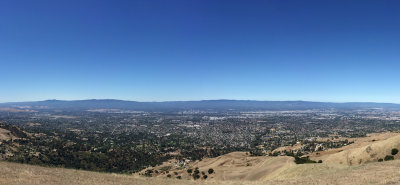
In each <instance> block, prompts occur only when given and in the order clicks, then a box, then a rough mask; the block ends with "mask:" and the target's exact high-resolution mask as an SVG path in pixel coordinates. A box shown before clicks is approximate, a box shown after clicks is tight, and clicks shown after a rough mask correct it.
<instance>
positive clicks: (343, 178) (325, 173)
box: [0, 160, 400, 185]
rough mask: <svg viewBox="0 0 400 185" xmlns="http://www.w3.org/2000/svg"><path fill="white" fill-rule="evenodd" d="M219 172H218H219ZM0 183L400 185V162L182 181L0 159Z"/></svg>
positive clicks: (295, 168)
mask: <svg viewBox="0 0 400 185" xmlns="http://www.w3.org/2000/svg"><path fill="white" fill-rule="evenodd" d="M216 173H218V172H216ZM0 184H20V185H41V184H61V185H62V184H65V185H71V184H77V185H88V184H105V185H107V184H110V185H111V184H112V185H115V184H132V185H139V184H144V185H158V184H166V185H168V184H171V185H184V184H189V185H191V184H210V185H217V184H227V185H233V184H238V185H239V184H243V185H260V184H284V185H285V184H324V185H326V184H344V185H345V184H400V161H399V160H395V161H386V162H380V163H367V164H362V165H358V166H347V165H334V164H304V165H293V166H290V167H289V168H285V169H281V171H280V172H279V173H278V174H276V175H275V176H274V177H273V178H271V179H270V180H258V181H246V180H216V179H208V180H197V181H194V180H178V179H168V178H157V177H155V178H146V177H138V176H135V175H119V174H108V173H96V172H88V171H80V170H72V169H63V168H46V167H39V166H31V165H24V164H16V163H9V162H0Z"/></svg>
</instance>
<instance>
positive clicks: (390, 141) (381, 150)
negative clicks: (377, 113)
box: [311, 133, 400, 165]
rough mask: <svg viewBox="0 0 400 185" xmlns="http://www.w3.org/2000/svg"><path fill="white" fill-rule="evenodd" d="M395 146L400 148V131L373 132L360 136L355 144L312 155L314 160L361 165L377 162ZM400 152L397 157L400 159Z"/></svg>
mask: <svg viewBox="0 0 400 185" xmlns="http://www.w3.org/2000/svg"><path fill="white" fill-rule="evenodd" d="M393 148H397V149H400V134H399V133H382V134H373V135H369V137H365V138H359V139H357V140H356V141H355V143H354V144H351V145H348V146H345V147H342V148H338V149H331V150H327V151H323V152H320V154H319V155H315V153H314V155H312V156H311V158H312V159H313V160H320V159H321V160H322V161H323V162H324V163H329V164H346V165H359V164H364V163H368V162H376V161H378V159H380V158H382V159H383V158H384V157H385V156H386V155H390V153H391V150H392V149H393ZM399 156H400V154H398V155H396V156H395V158H396V159H399V158H400V157H399Z"/></svg>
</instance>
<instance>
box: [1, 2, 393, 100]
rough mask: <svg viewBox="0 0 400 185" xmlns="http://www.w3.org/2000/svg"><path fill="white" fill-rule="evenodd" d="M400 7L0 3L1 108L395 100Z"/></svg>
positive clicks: (357, 4) (383, 4)
mask: <svg viewBox="0 0 400 185" xmlns="http://www.w3.org/2000/svg"><path fill="white" fill-rule="evenodd" d="M399 8H400V1H398V0H392V1H386V0H374V1H369V0H359V1H356V0H351V1H349V0H343V1H340V0H314V1H307V0H276V1H271V0H260V1H248V0H246V1H245V0H243V1H235V0H226V1H223V0H209V1H208V0H180V1H176V0H159V1H153V0H140V1H139V0H138V1H134V0H126V1H123V0H107V1H104V0H64V1H62V0H34V1H33V0H25V1H23V0H0V102H9V101H27V100H45V99H66V100H72V99H92V98H113V99H124V100H138V101H165V100H201V99H251V100H312V101H333V102H348V101H370V102H371V101H374V102H395V103H400V11H399Z"/></svg>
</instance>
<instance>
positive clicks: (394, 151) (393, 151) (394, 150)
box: [391, 148, 399, 155]
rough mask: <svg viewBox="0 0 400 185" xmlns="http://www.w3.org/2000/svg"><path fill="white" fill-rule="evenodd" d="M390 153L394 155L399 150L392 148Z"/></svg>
mask: <svg viewBox="0 0 400 185" xmlns="http://www.w3.org/2000/svg"><path fill="white" fill-rule="evenodd" d="M391 153H392V155H396V154H397V153H399V150H398V149H397V148H393V149H392V152H391Z"/></svg>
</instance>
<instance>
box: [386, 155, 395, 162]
mask: <svg viewBox="0 0 400 185" xmlns="http://www.w3.org/2000/svg"><path fill="white" fill-rule="evenodd" d="M390 160H394V157H393V156H392V155H387V156H385V161H390Z"/></svg>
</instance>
